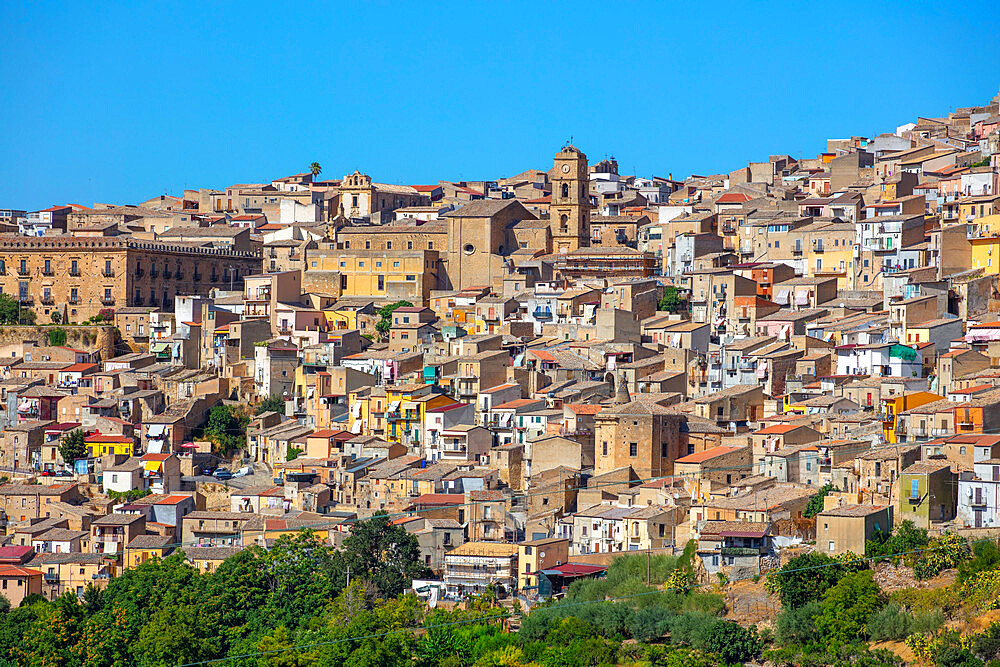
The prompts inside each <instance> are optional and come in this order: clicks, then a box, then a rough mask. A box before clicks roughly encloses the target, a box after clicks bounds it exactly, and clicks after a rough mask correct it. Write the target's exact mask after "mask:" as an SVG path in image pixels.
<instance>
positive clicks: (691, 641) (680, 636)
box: [667, 612, 722, 649]
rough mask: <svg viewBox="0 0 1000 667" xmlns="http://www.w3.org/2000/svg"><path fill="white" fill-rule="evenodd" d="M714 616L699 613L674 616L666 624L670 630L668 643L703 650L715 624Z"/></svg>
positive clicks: (717, 621) (718, 621) (716, 620)
mask: <svg viewBox="0 0 1000 667" xmlns="http://www.w3.org/2000/svg"><path fill="white" fill-rule="evenodd" d="M721 622H722V621H720V620H719V619H718V618H716V617H715V616H710V615H708V614H704V613H701V612H692V613H690V614H681V615H679V616H674V617H673V618H671V619H670V621H669V622H668V623H667V625H668V627H669V628H670V641H671V642H674V643H677V644H687V645H688V646H691V647H693V648H697V649H704V648H705V646H706V645H707V644H708V638H709V635H710V633H711V632H712V629H713V628H714V627H715V625H716V624H717V623H721Z"/></svg>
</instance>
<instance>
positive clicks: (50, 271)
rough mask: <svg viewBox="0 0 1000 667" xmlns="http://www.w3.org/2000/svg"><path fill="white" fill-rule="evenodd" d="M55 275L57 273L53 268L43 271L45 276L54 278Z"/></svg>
mask: <svg viewBox="0 0 1000 667" xmlns="http://www.w3.org/2000/svg"><path fill="white" fill-rule="evenodd" d="M55 274H56V272H55V271H53V270H52V267H49V268H47V269H42V275H43V276H54V275H55Z"/></svg>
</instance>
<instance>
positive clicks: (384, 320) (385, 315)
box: [375, 301, 413, 340]
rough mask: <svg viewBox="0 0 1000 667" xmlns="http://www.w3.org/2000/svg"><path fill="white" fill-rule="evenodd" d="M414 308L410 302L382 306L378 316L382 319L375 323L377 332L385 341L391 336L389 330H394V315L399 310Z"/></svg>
mask: <svg viewBox="0 0 1000 667" xmlns="http://www.w3.org/2000/svg"><path fill="white" fill-rule="evenodd" d="M412 306H413V304H412V303H410V302H409V301H397V302H396V303H390V304H389V305H387V306H382V307H381V308H379V309H378V315H379V317H380V318H381V319H380V320H379V321H378V322H376V323H375V331H377V332H378V334H379V336H380V337H381V338H382V339H383V340H384V339H385V338H386V337H388V335H389V329H391V328H392V314H393V312H395V310H396V309H397V308H411V307H412Z"/></svg>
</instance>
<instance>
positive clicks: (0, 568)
mask: <svg viewBox="0 0 1000 667" xmlns="http://www.w3.org/2000/svg"><path fill="white" fill-rule="evenodd" d="M35 576H38V577H40V576H42V571H41V570H32V569H31V568H28V567H18V566H17V565H0V579H6V578H7V577H35Z"/></svg>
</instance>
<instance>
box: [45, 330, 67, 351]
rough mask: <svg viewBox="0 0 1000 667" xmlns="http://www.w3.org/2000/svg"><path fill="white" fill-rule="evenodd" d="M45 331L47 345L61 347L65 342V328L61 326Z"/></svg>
mask: <svg viewBox="0 0 1000 667" xmlns="http://www.w3.org/2000/svg"><path fill="white" fill-rule="evenodd" d="M46 333H47V335H48V338H49V345H51V346H52V347H62V346H63V345H65V344H66V330H65V329H63V328H62V327H56V328H54V329H49V330H48V332H46Z"/></svg>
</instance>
